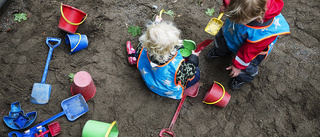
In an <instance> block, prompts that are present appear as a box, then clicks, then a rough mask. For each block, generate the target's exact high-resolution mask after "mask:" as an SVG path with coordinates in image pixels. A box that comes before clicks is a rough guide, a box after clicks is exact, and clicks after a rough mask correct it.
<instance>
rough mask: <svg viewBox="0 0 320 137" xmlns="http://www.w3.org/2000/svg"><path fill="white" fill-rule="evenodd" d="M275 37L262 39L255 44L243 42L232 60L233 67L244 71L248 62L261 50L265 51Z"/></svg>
mask: <svg viewBox="0 0 320 137" xmlns="http://www.w3.org/2000/svg"><path fill="white" fill-rule="evenodd" d="M276 38H277V36H273V37H270V38H268V39H264V40H262V41H260V42H257V43H250V42H248V41H245V42H244V44H243V45H242V46H241V47H240V49H239V50H238V53H237V55H236V56H235V57H234V58H233V59H232V63H233V66H235V67H237V68H239V69H245V68H247V67H248V66H249V64H250V62H251V61H252V60H253V59H254V58H255V57H256V56H257V55H258V54H259V53H260V52H261V51H263V50H265V49H267V48H268V46H269V44H270V43H272V42H273V41H274V40H275V39H276Z"/></svg>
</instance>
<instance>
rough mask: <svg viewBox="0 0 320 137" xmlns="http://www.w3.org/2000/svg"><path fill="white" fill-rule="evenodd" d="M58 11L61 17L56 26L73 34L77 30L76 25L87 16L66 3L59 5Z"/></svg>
mask: <svg viewBox="0 0 320 137" xmlns="http://www.w3.org/2000/svg"><path fill="white" fill-rule="evenodd" d="M60 11H61V17H60V21H59V26H58V28H60V29H62V30H64V31H66V32H68V33H72V34H74V33H75V32H76V31H77V29H78V26H79V25H80V24H82V23H83V22H84V21H85V20H86V18H87V14H86V13H84V12H83V11H81V10H79V9H77V8H75V7H72V6H69V5H66V4H62V5H61V7H60ZM82 19H83V20H82Z"/></svg>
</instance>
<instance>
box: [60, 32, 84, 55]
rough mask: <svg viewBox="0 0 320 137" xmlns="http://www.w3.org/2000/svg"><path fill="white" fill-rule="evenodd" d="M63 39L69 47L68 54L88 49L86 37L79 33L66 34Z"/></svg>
mask: <svg viewBox="0 0 320 137" xmlns="http://www.w3.org/2000/svg"><path fill="white" fill-rule="evenodd" d="M65 39H66V44H70V47H71V50H70V53H69V54H72V53H75V52H78V51H80V50H82V49H85V48H87V47H88V38H87V36H86V35H82V34H79V33H76V34H67V35H66V38H65Z"/></svg>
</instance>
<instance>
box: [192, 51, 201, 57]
mask: <svg viewBox="0 0 320 137" xmlns="http://www.w3.org/2000/svg"><path fill="white" fill-rule="evenodd" d="M200 53H201V50H200V51H198V52H195V51H194V50H192V54H193V55H196V56H199V54H200Z"/></svg>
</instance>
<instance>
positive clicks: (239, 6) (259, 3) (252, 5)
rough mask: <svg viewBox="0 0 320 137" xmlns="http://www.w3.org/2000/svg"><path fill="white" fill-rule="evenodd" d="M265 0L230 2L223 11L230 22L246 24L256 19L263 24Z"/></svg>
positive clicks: (234, 0)
mask: <svg viewBox="0 0 320 137" xmlns="http://www.w3.org/2000/svg"><path fill="white" fill-rule="evenodd" d="M266 5H267V0H231V1H230V4H229V5H228V7H227V8H226V10H225V11H224V12H225V14H226V15H227V16H228V18H229V19H230V21H232V22H235V23H238V24H248V23H250V22H251V21H253V20H255V19H258V20H259V22H261V23H262V22H263V18H264V15H265V11H266Z"/></svg>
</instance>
